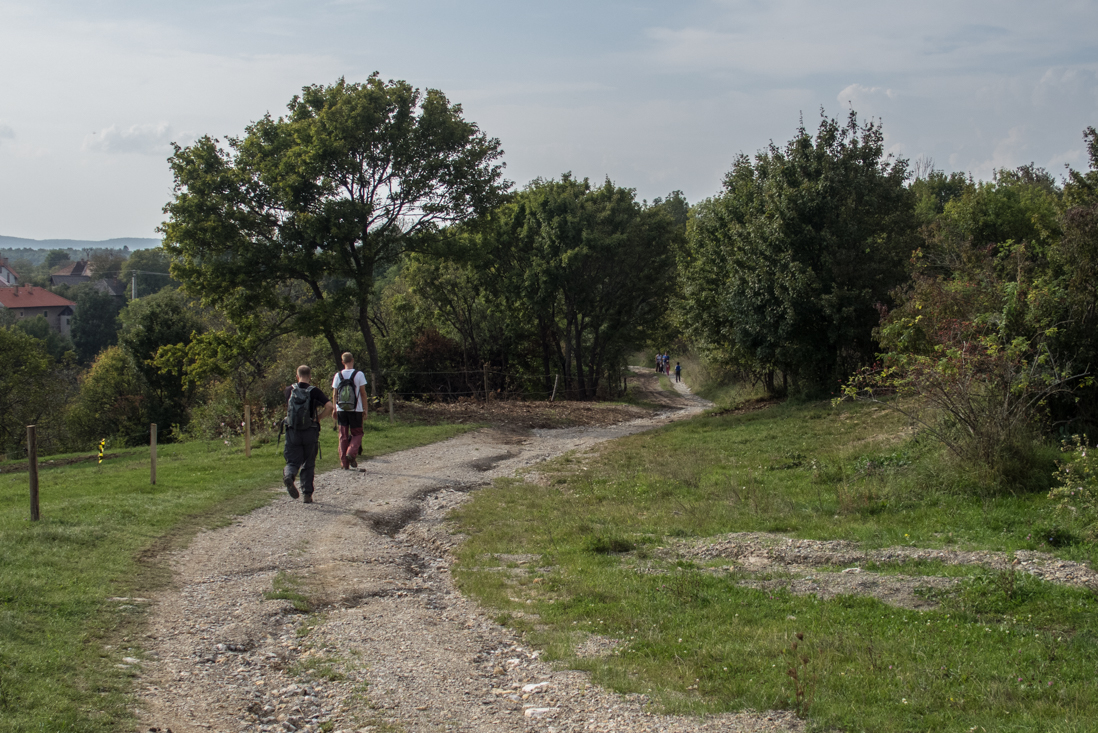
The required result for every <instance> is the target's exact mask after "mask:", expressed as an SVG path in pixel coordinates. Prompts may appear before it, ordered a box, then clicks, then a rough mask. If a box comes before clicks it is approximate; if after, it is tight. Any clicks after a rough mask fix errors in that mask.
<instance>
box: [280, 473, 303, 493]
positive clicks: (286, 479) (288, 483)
mask: <svg viewBox="0 0 1098 733" xmlns="http://www.w3.org/2000/svg"><path fill="white" fill-rule="evenodd" d="M282 483H283V485H284V486H285V487H286V493H287V494H289V495H290V498H291V499H296V498H297V497H298V496H300V494H298V493H297V487H296V486H294V477H293V476H287V475H285V474H283V476H282Z"/></svg>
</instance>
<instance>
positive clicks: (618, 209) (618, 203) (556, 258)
mask: <svg viewBox="0 0 1098 733" xmlns="http://www.w3.org/2000/svg"><path fill="white" fill-rule="evenodd" d="M676 201H677V199H676ZM681 230H682V228H681V226H680V225H679V224H677V223H676V221H675V218H674V212H673V211H672V210H671V209H669V208H668V207H666V206H663V205H654V206H646V205H644V204H642V203H641V202H638V201H637V200H636V197H635V195H634V192H633V191H632V190H631V189H626V188H621V187H618V186H615V185H614V184H613V183H611V182H610V181H609V180H607V181H605V182H604V183H603V185H601V186H597V187H596V186H592V185H591V183H590V182H589V181H588V180H587V179H583V180H579V179H576V178H573V177H572V176H570V175H564V176H562V177H561V179H560V180H552V181H545V180H540V179H539V180H536V181H534V182H533V183H531V184H530V185H529V186H528V187H527V188H526V189H525V190H523V191H522V192H520V193H519V194H517V195H516V196H515V197H514V199H513V200H512V201H511V202H510V203H508V204H507V205H506V206H503V207H501V208H500V209H499V210H498V211H497V212H496V213H495V215H494V216H493V221H492V226H491V227H487V228H485V229H484V230H483V231H482V232H481V233H480V234H479V235H478V238H479V246H478V248H477V253H478V257H479V259H477V260H474V262H475V266H477V267H479V268H480V269H481V270H483V272H484V273H485V277H486V278H487V283H489V284H488V286H487V287H489V288H490V289H491V290H492V292H493V293H494V294H495V296H496V297H502V298H506V299H507V301H508V305H507V306H506V308H507V309H508V310H509V312H511V313H512V314H514V317H516V318H521V319H523V321H524V322H525V323H526V324H528V326H534V327H535V328H536V333H537V338H538V341H539V342H540V345H541V352H542V363H543V367H544V370H545V373H546V374H548V373H549V372H551V371H554V369H553V365H554V364H555V365H556V367H557V368H558V369H559V371H560V373H561V374H562V375H563V376H564V378H565V384H566V385H567V387H568V388H569V389H570V390H571V392H572V393H573V394H574V395H576V396H577V397H579V398H581V399H590V398H593V397H595V395H596V392H597V391H598V387H599V383H600V381H601V380H603V379H604V378H607V377H610V376H611V375H612V374H614V373H615V370H616V369H617V368H618V367H620V366H622V365H623V364H624V359H625V353H626V351H627V350H628V349H630V348H635V347H636V346H637V345H639V343H640V342H642V341H643V340H644V339H643V334H644V332H645V329H646V327H648V326H649V325H651V324H652V323H654V322H655V321H657V320H658V318H659V316H660V314H661V313H662V311H663V309H664V308H665V307H666V304H667V301H668V296H669V289H670V288H671V286H672V285H673V281H674V247H675V245H676V244H677V243H678V241H679V239H680V235H681Z"/></svg>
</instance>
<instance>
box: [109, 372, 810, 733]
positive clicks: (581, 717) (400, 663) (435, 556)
mask: <svg viewBox="0 0 1098 733" xmlns="http://www.w3.org/2000/svg"><path fill="white" fill-rule="evenodd" d="M682 386H683V387H684V386H685V385H682ZM655 397H657V398H658V401H661V402H663V403H665V405H666V409H665V410H664V411H663V412H660V413H657V414H655V415H654V416H651V417H647V418H643V419H638V420H633V421H631V422H627V423H622V424H618V425H613V426H610V427H583V428H570V429H555V430H534V431H514V430H511V431H504V430H492V429H486V430H481V431H478V432H475V433H470V434H466V435H464V436H461V437H458V438H455V439H452V440H448V441H445V442H443V443H438V444H434V445H430V446H426V447H422V448H416V449H413V450H408V451H403V452H401V453H396V454H392V455H389V456H385V457H384V458H379V459H375V460H372V461H369V462H368V463H366V464H364V467H363V468H362V469H361V470H360V471H333V472H330V473H327V474H324V475H322V476H320V477H318V479H317V490H316V495H315V498H316V503H315V504H313V505H311V506H310V505H304V504H302V503H301V502H300V501H293V500H291V499H289V497H286V496H285V495H284V494H283V495H282V497H281V498H279V499H276V500H275V501H274V502H273V503H272V504H270V505H268V506H267V507H264V508H262V509H259V510H257V511H255V512H252V513H251V514H249V515H247V516H244V517H240V518H238V520H237V521H236V522H234V523H233V524H232V525H231V526H228V527H225V528H222V529H218V530H214V531H209V532H205V533H202V534H200V535H199V536H198V537H197V538H196V539H195V540H194V541H193V542H192V543H191V545H190V546H189V547H188V548H186V549H185V550H182V551H179V552H178V553H176V554H174V555H173V557H172V558H171V563H172V568H173V572H174V577H175V583H174V584H173V585H174V587H173V588H172V589H170V590H168V591H165V592H163V593H161V594H159V595H157V596H156V597H154V598H152V599H150V602H151V603H152V607H151V612H150V624H149V629H148V633H147V637H146V638H145V639H144V640H143V644H142V646H143V648H144V649H145V652H144V654H143V655H139V656H141V658H140V659H139V658H137V656H135V657H126V658H124V659H123V660H122V664H124V665H127V666H130V667H131V668H133V669H135V671H137V672H138V674H139V681H138V685H137V687H138V703H139V711H138V714H139V721H140V727H139V728H138V730H141V731H154V732H155V731H161V732H163V731H168V730H170V731H173V733H187V732H188V731H233V732H235V731H295V730H302V731H320V730H325V731H348V732H349V731H509V730H544V731H610V730H613V731H683V732H685V731H779V730H780V731H795V730H801V729H802V724H801V722H800V721H798V720H797V719H795V718H794V717H793V716H792V715H790V714H789V713H784V712H775V713H762V714H755V713H741V714H737V715H722V716H714V717H709V718H689V717H669V716H660V715H654V714H652V713H651V712H650V711H649V709H648V706H647V701H646V699H645V698H644V697H643V696H620V695H616V694H614V693H610V692H607V691H606V690H603V689H601V688H598V687H595V686H593V685H591V684H590V682H589V679H588V676H587V675H586V674H583V673H579V672H572V671H556V670H554V669H553V668H552V667H551V666H550V665H548V664H546V663H544V662H542V661H541V660H540V659H539V653H538V651H537V650H535V649H530V648H526V647H524V646H523V645H522V643H521V639H520V638H518V637H517V636H516V635H515V634H513V633H512V632H510V631H509V630H507V629H505V628H503V627H501V626H499V625H498V624H496V623H494V622H493V621H492V620H491V619H490V618H489V617H488V616H487V615H486V614H485V612H484V611H483V610H482V609H480V608H479V607H478V606H477V605H476V604H475V603H473V602H472V601H470V600H469V599H467V598H465V597H463V596H461V595H460V594H459V593H458V592H457V591H456V590H455V588H454V585H453V582H452V580H451V576H450V573H449V565H450V562H451V559H450V558H451V556H450V550H451V547H452V544H453V543H454V541H455V540H454V537H453V536H452V535H451V534H450V531H449V530H448V529H447V528H446V527H445V526H444V524H443V521H444V518H445V515H446V514H447V513H448V512H449V511H450V510H451V509H452V508H453V507H455V506H457V505H458V504H460V503H461V502H462V501H463V500H464V499H465V497H466V496H467V492H469V491H470V490H473V489H475V488H477V487H479V486H484V485H486V484H487V483H488V482H489V481H491V480H492V479H494V478H496V477H500V476H509V475H512V474H514V473H515V472H516V471H518V470H520V469H528V468H529V467H530V466H532V465H535V464H537V463H538V462H541V461H544V460H546V459H548V458H551V457H554V456H558V455H561V454H563V453H565V452H568V451H579V452H582V451H585V450H588V449H590V448H592V447H593V446H595V445H597V444H598V443H601V442H603V441H606V440H612V439H614V438H617V437H621V436H625V435H630V434H633V433H637V432H640V431H643V430H648V429H651V428H653V427H656V426H659V425H662V424H665V423H666V422H667V421H669V420H677V419H683V418H686V417H689V416H691V415H693V414H696V413H697V412H699V411H701V410H702V409H703V408H704V407H705V406H707V403H705V402H704V401H703V400H700V399H699V398H696V397H694V396H693V395H690V394H689V392H688V391H687V390H683V394H682V396H681V397H676V396H675V395H672V394H670V393H662V394H661V395H655ZM275 588H279V589H282V590H283V591H286V592H285V593H284V595H288V596H291V598H290V599H289V600H287V599H282V600H279V599H274V600H271V599H269V596H270V595H271V591H272V589H275ZM295 593H299V594H300V595H301V596H302V597H307V598H308V599H309V600H310V601H311V602H312V604H313V607H312V609H311V610H312V611H313V613H302V612H301V611H299V610H297V609H295V607H294V602H293V596H294V594H295ZM117 600H118V602H119V603H137V602H142V601H143V600H144V599H121V598H120V599H117ZM299 602H300V598H299ZM134 654H135V655H136V654H137V652H134ZM305 680H310V681H309V682H308V683H305V682H304V681H305Z"/></svg>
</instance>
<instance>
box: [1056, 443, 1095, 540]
mask: <svg viewBox="0 0 1098 733" xmlns="http://www.w3.org/2000/svg"><path fill="white" fill-rule="evenodd" d="M1063 451H1064V452H1065V453H1067V454H1069V456H1070V457H1069V459H1068V460H1065V461H1061V462H1059V464H1058V467H1057V470H1056V474H1055V477H1054V478H1055V480H1056V483H1057V484H1058V485H1057V486H1055V487H1054V488H1053V489H1052V491H1051V492H1049V498H1050V499H1055V500H1058V501H1059V503H1058V505H1057V507H1056V509H1057V511H1058V512H1059V513H1060V514H1061V515H1065V516H1066V518H1068V519H1069V520H1070V521H1071V522H1072V523H1074V524H1076V525H1077V526H1079V527H1081V529H1082V531H1083V532H1084V533H1085V534H1086V536H1087V537H1088V539H1092V540H1093V539H1096V538H1098V457H1096V456H1095V454H1094V451H1095V449H1094V448H1092V447H1089V446H1088V445H1087V440H1086V436H1079V435H1075V436H1072V437H1071V439H1070V440H1065V441H1064V445H1063Z"/></svg>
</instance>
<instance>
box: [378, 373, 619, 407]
mask: <svg viewBox="0 0 1098 733" xmlns="http://www.w3.org/2000/svg"><path fill="white" fill-rule="evenodd" d="M379 376H380V377H381V381H382V385H388V386H389V387H388V389H385V390H384V391H383V392H384V394H390V393H391V394H392V395H393V396H394V397H395V398H397V399H401V400H406V399H409V398H411V399H424V400H425V399H435V400H437V399H444V400H446V399H461V398H467V399H473V400H484V401H486V400H488V399H497V400H521V399H527V400H529V399H534V400H537V399H545V400H555V399H570V398H573V397H576V396H579V397H581V398H588V397H590V396H608V397H620V396H622V395H624V394H625V392H626V390H627V388H628V372H627V371H626V370H622V371H621V372H620V373H617V374H614V373H610V374H605V373H604V374H602V375H600V376H599V378H597V379H594V378H592V377H591V376H590V375H585V376H584V378H583V379H581V378H579V376H578V375H575V374H571V375H569V374H562V373H560V372H553V373H541V374H530V373H529V372H514V371H507V370H502V369H493V368H491V367H484V368H482V369H454V370H439V371H419V370H404V369H386V370H382V371H381V373H380V375H379Z"/></svg>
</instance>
